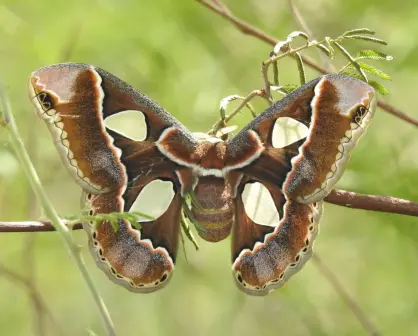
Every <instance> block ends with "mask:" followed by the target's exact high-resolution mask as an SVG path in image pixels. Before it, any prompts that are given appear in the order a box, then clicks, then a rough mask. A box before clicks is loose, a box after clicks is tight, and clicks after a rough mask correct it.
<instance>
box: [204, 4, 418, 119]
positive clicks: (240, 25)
mask: <svg viewBox="0 0 418 336" xmlns="http://www.w3.org/2000/svg"><path fill="white" fill-rule="evenodd" d="M196 1H197V2H198V3H200V4H202V5H203V6H205V7H206V8H208V9H210V10H211V11H213V12H215V13H216V14H218V15H220V16H222V17H223V18H225V19H226V20H228V21H229V22H231V23H232V24H233V25H234V26H235V27H237V29H238V30H240V31H241V32H242V33H244V34H246V35H250V36H253V37H255V38H257V39H259V40H261V41H264V42H266V43H268V44H270V45H272V46H275V45H276V44H277V43H278V42H279V40H278V39H276V38H275V37H272V36H270V35H268V34H267V33H266V32H264V31H262V30H261V29H259V28H256V27H254V26H253V25H251V24H249V23H248V22H246V21H244V20H242V19H240V18H238V17H236V16H235V15H233V14H232V13H231V11H230V10H229V9H228V8H227V7H226V6H225V5H224V4H222V3H221V1H220V0H216V1H210V0H196ZM292 57H295V56H292ZM302 61H303V62H304V63H305V64H306V65H308V66H309V67H311V68H312V69H315V70H316V71H318V72H319V73H321V74H326V73H328V71H327V69H325V68H323V67H321V66H320V65H318V64H316V63H315V61H314V60H312V59H311V58H309V57H306V56H302ZM377 106H379V107H380V108H381V109H382V110H384V111H386V112H388V113H390V114H392V115H394V116H395V117H397V118H399V119H402V120H404V121H406V122H407V123H409V124H411V125H414V126H416V127H418V120H417V119H415V118H413V117H411V116H410V115H408V114H406V113H405V112H402V111H401V110H399V109H397V108H396V107H394V106H392V105H390V104H388V103H385V102H384V101H382V100H380V99H379V100H378V101H377Z"/></svg>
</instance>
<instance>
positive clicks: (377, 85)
mask: <svg viewBox="0 0 418 336" xmlns="http://www.w3.org/2000/svg"><path fill="white" fill-rule="evenodd" d="M369 84H370V86H372V87H373V88H374V89H375V90H376V91H377V92H379V93H380V94H381V95H383V96H385V95H388V94H389V91H388V90H387V89H386V88H385V87H384V86H383V85H382V84H380V83H378V82H376V81H374V80H371V81H369Z"/></svg>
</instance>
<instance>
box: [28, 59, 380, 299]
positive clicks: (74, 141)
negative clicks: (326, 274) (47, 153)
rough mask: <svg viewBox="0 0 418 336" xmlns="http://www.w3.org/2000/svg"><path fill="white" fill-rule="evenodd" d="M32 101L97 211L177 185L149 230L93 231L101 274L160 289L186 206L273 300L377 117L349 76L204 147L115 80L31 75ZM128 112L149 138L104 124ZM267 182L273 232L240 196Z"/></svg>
mask: <svg viewBox="0 0 418 336" xmlns="http://www.w3.org/2000/svg"><path fill="white" fill-rule="evenodd" d="M29 91H30V99H31V101H32V103H33V104H34V105H35V107H36V110H37V113H38V115H39V116H40V117H41V118H42V119H44V120H46V121H47V124H48V128H49V130H50V132H51V135H52V137H53V140H54V143H55V144H56V147H57V149H58V152H59V153H60V155H61V158H62V161H63V163H64V165H65V167H66V168H67V170H68V171H69V173H70V175H71V176H72V177H73V179H74V180H75V181H76V182H77V183H78V184H79V185H80V187H81V188H82V189H83V191H84V193H85V194H86V199H87V201H88V202H89V204H90V207H91V211H90V212H91V214H99V213H112V212H129V211H130V210H131V208H132V206H133V204H134V203H135V201H136V200H137V199H138V197H139V196H140V194H141V193H142V192H143V190H144V188H146V187H147V185H149V184H150V183H151V182H153V181H155V180H163V181H168V182H169V183H171V186H172V190H173V197H172V199H171V201H170V203H169V205H168V206H167V208H166V210H165V212H164V213H163V214H162V215H161V216H159V217H158V218H156V219H154V220H151V221H146V222H145V221H144V222H142V221H141V222H140V223H139V224H141V225H140V226H141V229H136V228H134V227H133V226H132V225H131V224H130V222H128V221H126V220H123V219H120V220H119V221H118V230H115V229H114V228H113V227H112V225H111V224H110V223H108V222H102V223H101V224H100V225H97V226H94V225H88V224H86V225H85V230H86V231H87V233H88V236H89V243H90V248H91V251H92V253H93V255H94V257H95V259H96V262H97V264H98V266H100V268H101V269H103V270H104V271H105V273H106V274H107V275H108V276H109V278H110V279H111V280H113V281H114V282H116V283H118V284H121V285H123V286H125V287H126V288H128V289H129V290H131V291H135V292H152V291H155V290H157V289H159V288H161V287H163V286H164V285H166V284H167V283H168V281H169V279H170V277H171V275H172V272H173V270H174V265H175V261H176V254H177V248H178V237H179V231H180V220H181V215H182V208H184V207H188V205H187V203H186V202H185V197H186V195H188V194H189V193H190V192H193V194H194V195H195V202H193V203H192V204H191V209H189V208H188V209H187V210H188V211H187V213H189V214H190V216H191V217H193V219H194V222H195V223H196V229H197V232H198V233H199V235H200V236H201V237H202V238H203V239H205V240H207V241H212V242H216V241H220V240H222V239H224V238H226V237H227V236H229V234H230V233H231V232H232V264H233V265H232V271H233V275H234V278H235V280H236V283H237V284H238V287H239V288H240V289H241V290H243V291H244V292H246V293H248V294H253V295H265V294H267V293H268V292H269V291H271V290H272V289H274V288H277V287H280V286H281V285H283V283H284V282H285V281H286V280H287V279H288V278H289V277H290V276H291V275H292V274H293V273H295V272H296V271H298V270H299V269H300V268H301V267H302V266H303V264H304V263H305V262H306V261H307V260H308V259H309V257H310V255H311V254H312V246H313V242H314V239H315V236H316V234H317V233H318V222H319V219H320V217H321V214H322V199H323V198H324V197H325V196H326V195H327V194H328V193H329V192H330V191H331V189H332V187H333V186H334V185H335V183H336V182H337V181H338V179H339V178H340V176H341V174H342V173H343V171H344V168H345V166H346V163H347V160H348V158H349V156H350V153H351V151H352V149H353V147H354V146H355V145H356V143H357V141H358V139H359V137H360V136H361V135H362V134H363V132H364V131H365V130H366V128H367V126H368V124H369V122H370V120H371V118H372V116H373V114H374V109H375V92H374V90H373V89H372V88H371V87H370V86H369V85H368V84H366V83H364V82H362V81H359V80H357V79H354V78H351V77H348V76H343V75H325V76H322V77H319V78H317V79H314V80H312V81H310V82H309V83H307V84H305V85H303V86H302V87H300V88H299V89H297V90H295V91H294V92H292V93H290V94H288V95H287V96H286V97H285V98H284V99H282V100H280V101H278V102H276V103H275V104H273V105H272V106H270V107H269V108H268V109H267V110H266V111H264V112H263V113H261V114H260V115H258V116H257V117H256V118H255V119H254V120H253V121H252V122H251V123H249V124H248V125H247V126H246V127H245V128H243V129H242V130H241V131H240V132H239V133H238V134H237V135H236V136H234V137H233V138H232V139H230V140H228V141H222V140H221V139H218V138H215V137H207V138H204V139H198V138H197V137H196V136H194V135H193V134H192V133H191V132H190V131H188V130H187V129H186V128H185V127H184V126H183V125H182V124H181V123H180V122H178V121H177V120H176V119H175V118H174V117H172V116H171V115H170V114H169V113H168V112H167V111H166V110H164V109H163V108H162V107H160V106H159V105H157V104H156V103H155V102H153V101H152V100H151V99H149V98H148V97H147V96H145V95H144V94H142V93H140V92H138V91H137V90H135V89H134V88H132V87H131V86H129V85H128V84H126V83H125V82H123V81H122V80H120V79H118V78H117V77H115V76H113V75H111V74H110V73H108V72H106V71H104V70H102V69H100V68H96V67H94V66H91V65H85V64H76V63H66V64H57V65H51V66H47V67H44V68H41V69H39V70H37V71H35V72H34V73H32V75H31V76H30V79H29ZM124 111H137V112H138V113H141V114H142V115H143V116H144V118H145V122H146V131H147V133H146V135H145V137H144V139H142V140H135V139H131V138H129V137H127V136H126V135H124V134H121V133H118V132H116V131H114V130H112V129H110V128H108V127H107V126H106V123H105V121H106V119H107V118H109V117H111V116H112V115H115V114H118V113H122V112H124ZM282 117H288V118H293V119H295V120H297V121H299V122H301V123H303V124H305V125H306V126H307V127H308V135H307V136H306V137H305V138H303V139H301V140H298V141H296V142H294V143H292V144H289V145H287V146H284V147H282V148H277V147H275V146H274V143H273V141H272V134H273V129H274V127H275V125H276V121H277V119H278V118H282ZM255 182H258V183H261V184H262V185H264V187H265V188H267V190H268V191H269V193H270V195H271V197H272V199H273V201H274V205H275V208H276V211H277V213H278V214H279V216H280V220H279V221H278V222H277V223H275V225H274V226H273V227H272V226H267V225H264V223H255V222H254V221H253V220H252V219H251V218H250V217H249V216H248V215H247V213H246V211H245V208H244V203H243V199H242V193H243V190H244V188H245V186H246V185H247V184H251V183H255Z"/></svg>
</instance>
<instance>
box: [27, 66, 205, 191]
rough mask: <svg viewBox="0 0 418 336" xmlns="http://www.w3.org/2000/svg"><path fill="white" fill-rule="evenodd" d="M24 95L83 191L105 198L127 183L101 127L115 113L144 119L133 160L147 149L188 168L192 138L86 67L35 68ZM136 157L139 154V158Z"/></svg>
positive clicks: (143, 100) (146, 102)
mask: <svg viewBox="0 0 418 336" xmlns="http://www.w3.org/2000/svg"><path fill="white" fill-rule="evenodd" d="M29 95H30V98H31V101H32V103H33V104H34V106H35V108H36V111H37V113H38V115H39V116H40V117H41V118H43V119H44V120H45V121H46V122H47V125H48V128H49V130H50V132H51V135H52V137H53V140H54V143H55V145H56V147H57V149H58V152H59V153H60V155H61V158H62V161H63V163H64V165H65V167H66V168H67V170H68V171H69V173H70V175H71V176H72V177H73V179H74V180H75V181H76V182H77V183H78V184H79V185H80V186H81V187H82V188H83V189H84V190H85V191H86V192H90V193H96V194H98V193H106V192H108V191H110V190H115V189H117V188H120V187H121V186H123V185H124V184H126V183H127V179H126V176H125V172H124V167H123V166H122V164H121V162H120V148H118V147H117V146H115V145H114V139H113V137H112V136H111V134H110V132H109V130H108V127H107V126H106V119H107V118H109V117H111V116H114V115H115V114H118V113H120V112H124V111H135V112H136V113H138V114H143V115H144V118H145V123H146V136H145V139H144V140H143V141H135V145H136V153H135V154H136V156H137V157H138V161H141V160H142V162H144V161H146V159H148V158H149V150H153V158H154V159H156V158H168V159H170V160H171V161H173V162H174V163H176V164H184V165H190V163H189V162H188V161H190V160H189V158H190V155H191V153H192V152H193V150H194V149H195V147H196V146H197V140H196V139H195V138H194V137H193V135H192V134H191V133H190V132H189V131H188V130H187V129H186V128H185V127H184V126H183V125H182V124H181V123H179V122H178V121H177V120H176V119H175V118H173V117H172V116H171V115H170V114H169V113H168V112H167V111H166V110H165V109H163V108H162V107H160V106H159V105H158V104H156V103H155V102H153V101H152V100H151V99H150V98H148V97H147V96H145V95H144V94H142V93H140V92H139V91H137V90H136V89H134V88H133V87H131V86H130V85H128V84H127V83H125V82H124V81H122V80H120V79H118V78H117V77H115V76H113V75H112V74H110V73H108V72H106V71H104V70H102V69H100V68H97V67H94V66H91V65H87V64H81V63H62V64H56V65H51V66H47V67H44V68H41V69H38V70H37V71H35V72H33V73H32V75H31V76H30V78H29ZM140 126H141V125H138V127H140ZM131 140H132V139H131ZM132 142H134V140H132ZM141 152H143V153H145V155H144V156H143V157H141V158H139V157H140V156H141Z"/></svg>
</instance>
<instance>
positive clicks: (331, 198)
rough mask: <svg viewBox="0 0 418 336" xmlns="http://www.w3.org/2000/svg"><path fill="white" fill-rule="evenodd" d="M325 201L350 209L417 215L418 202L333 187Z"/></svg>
mask: <svg viewBox="0 0 418 336" xmlns="http://www.w3.org/2000/svg"><path fill="white" fill-rule="evenodd" d="M325 201H326V202H328V203H332V204H336V205H340V206H345V207H347V208H352V209H362V210H371V211H380V212H390V213H395V214H400V215H407V216H418V203H416V202H412V201H408V200H404V199H401V198H395V197H390V196H376V195H364V194H357V193H354V192H350V191H345V190H338V189H334V190H333V191H331V193H330V194H329V195H328V196H327V197H326V198H325Z"/></svg>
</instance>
